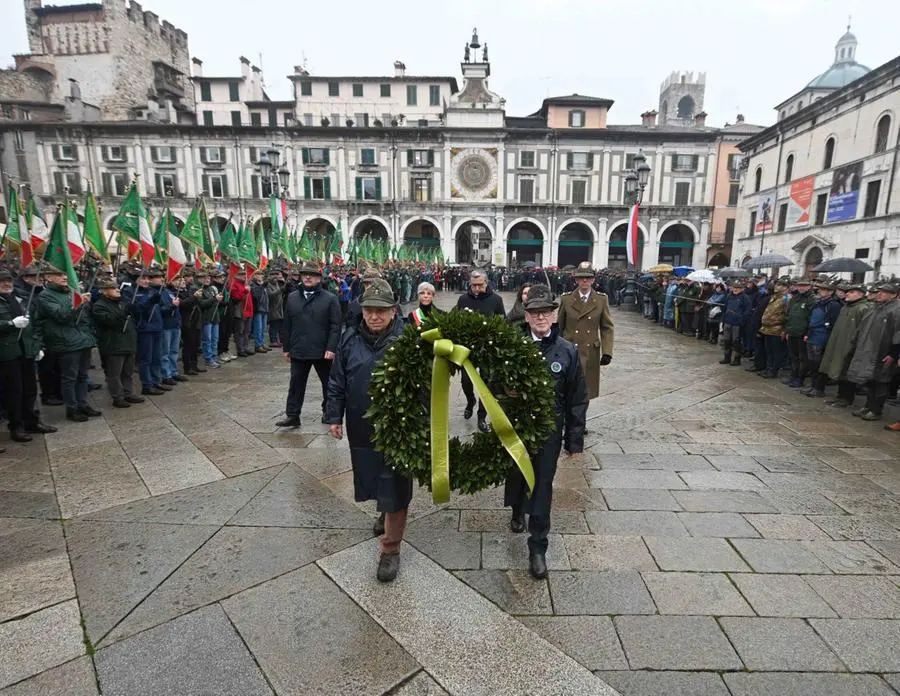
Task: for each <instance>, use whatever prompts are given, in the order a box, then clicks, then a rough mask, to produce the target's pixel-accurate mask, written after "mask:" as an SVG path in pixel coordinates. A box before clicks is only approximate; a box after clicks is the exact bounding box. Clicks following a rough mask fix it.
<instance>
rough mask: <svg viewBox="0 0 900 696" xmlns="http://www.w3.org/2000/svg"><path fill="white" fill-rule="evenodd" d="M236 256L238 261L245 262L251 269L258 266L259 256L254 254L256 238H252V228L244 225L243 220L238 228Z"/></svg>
mask: <svg viewBox="0 0 900 696" xmlns="http://www.w3.org/2000/svg"><path fill="white" fill-rule="evenodd" d="M237 241H238V257H239V261H240V263H246V264H248V265H249V266H252V267H253V269H254V270H255V269H257V268H258V267H259V257H258V256H257V255H256V240H255V239H254V238H253V228H252V227H247V226H245V225H244V223H243V221H242V222H241V226H240V227H239V228H238V240H237Z"/></svg>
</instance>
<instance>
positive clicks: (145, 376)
mask: <svg viewBox="0 0 900 696" xmlns="http://www.w3.org/2000/svg"><path fill="white" fill-rule="evenodd" d="M162 353H163V335H162V331H157V332H155V333H139V334H138V364H139V372H140V375H141V386H142V387H143V388H144V389H150V388H152V387H155V386H156V385H157V384H159V383H160V382H162Z"/></svg>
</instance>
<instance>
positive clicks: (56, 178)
mask: <svg viewBox="0 0 900 696" xmlns="http://www.w3.org/2000/svg"><path fill="white" fill-rule="evenodd" d="M53 147H56V145H54V146H53ZM53 183H54V184H55V185H56V192H57V193H63V178H62V172H53Z"/></svg>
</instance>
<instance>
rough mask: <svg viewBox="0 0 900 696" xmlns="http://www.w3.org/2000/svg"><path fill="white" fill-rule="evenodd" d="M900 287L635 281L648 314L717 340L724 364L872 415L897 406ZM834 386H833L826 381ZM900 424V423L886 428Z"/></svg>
mask: <svg viewBox="0 0 900 696" xmlns="http://www.w3.org/2000/svg"><path fill="white" fill-rule="evenodd" d="M898 295H900V285H898V283H897V282H896V281H894V280H890V281H879V282H876V283H872V284H869V285H864V284H861V283H853V282H847V281H841V282H839V281H835V280H834V279H832V278H825V277H818V278H815V279H812V280H810V279H808V278H789V277H779V278H775V279H767V278H766V277H764V276H755V277H748V278H737V279H734V280H732V281H731V282H729V283H727V284H726V283H725V282H724V281H722V282H708V283H703V282H692V281H690V280H688V279H687V278H676V277H674V276H668V275H660V276H657V277H655V278H654V279H653V280H651V281H650V282H647V283H643V284H641V285H640V286H639V292H638V300H639V304H640V305H641V306H642V307H643V310H644V316H645V317H646V318H647V319H648V320H652V321H654V322H656V323H659V324H662V325H664V326H666V327H668V328H669V329H671V330H673V331H675V332H676V333H678V334H680V335H683V336H686V337H692V338H695V339H696V340H698V341H708V342H709V343H711V344H714V345H715V344H719V343H721V345H722V347H723V349H724V355H723V357H722V359H721V360H720V361H719V362H720V363H721V364H723V365H731V366H735V367H737V366H740V365H741V362H742V359H744V358H746V359H747V360H748V361H749V365H748V366H747V367H746V369H747V371H749V372H755V373H756V374H757V375H759V377H761V378H763V379H777V378H779V377H780V376H782V375H784V377H783V380H782V381H783V382H784V384H786V385H787V386H788V387H791V388H793V389H798V390H800V391H801V393H803V394H805V395H806V396H808V397H810V398H815V399H824V403H825V404H826V405H828V406H830V407H832V408H838V409H845V408H852V407H853V406H854V405H856V403H857V398H858V397H863V401H862V403H861V404H859V405H857V407H856V408H852V411H851V412H852V414H853V415H854V416H856V417H858V418H862V419H863V420H866V421H878V420H881V419H882V418H883V417H884V408H885V405H886V404H887V403H890V404H891V405H893V406H900V401H898V387H900V370H898V365H897V363H898V359H900V299H898ZM830 385H836V393H835V394H830V393H829V392H828V387H829V386H830ZM885 427H886V429H888V430H891V431H894V432H900V422H895V423H891V424H888V425H886V426H885Z"/></svg>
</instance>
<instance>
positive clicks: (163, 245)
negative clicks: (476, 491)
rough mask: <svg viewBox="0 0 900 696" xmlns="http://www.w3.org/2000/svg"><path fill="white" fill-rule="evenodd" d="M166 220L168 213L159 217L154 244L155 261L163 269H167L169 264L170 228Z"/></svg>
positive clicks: (154, 232) (164, 212)
mask: <svg viewBox="0 0 900 696" xmlns="http://www.w3.org/2000/svg"><path fill="white" fill-rule="evenodd" d="M167 222H168V221H167V220H166V211H163V214H162V215H160V216H159V220H157V221H156V229H154V230H153V243H154V244H155V245H156V255H155V256H154V261H156V264H157V265H158V266H161V267H163V268H164V267H165V266H166V265H167V263H168V258H169V257H168V252H169V227H168V225H167Z"/></svg>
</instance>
